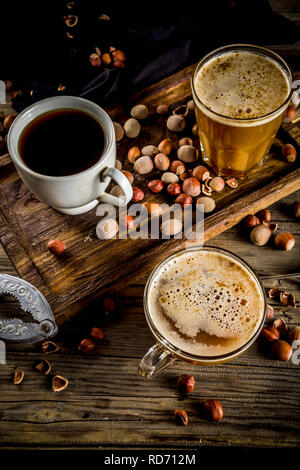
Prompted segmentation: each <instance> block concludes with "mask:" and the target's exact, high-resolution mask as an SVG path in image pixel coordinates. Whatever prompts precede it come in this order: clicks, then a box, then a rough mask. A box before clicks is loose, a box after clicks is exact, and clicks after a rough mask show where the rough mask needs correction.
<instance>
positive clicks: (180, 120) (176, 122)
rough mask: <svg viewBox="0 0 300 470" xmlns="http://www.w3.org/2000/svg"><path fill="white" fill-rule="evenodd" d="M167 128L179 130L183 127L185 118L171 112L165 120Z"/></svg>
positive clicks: (174, 130)
mask: <svg viewBox="0 0 300 470" xmlns="http://www.w3.org/2000/svg"><path fill="white" fill-rule="evenodd" d="M167 128H168V129H169V130H170V131H173V132H181V131H183V129H184V128H185V119H184V117H182V116H177V115H176V114H173V115H172V116H170V117H169V118H168V120H167Z"/></svg>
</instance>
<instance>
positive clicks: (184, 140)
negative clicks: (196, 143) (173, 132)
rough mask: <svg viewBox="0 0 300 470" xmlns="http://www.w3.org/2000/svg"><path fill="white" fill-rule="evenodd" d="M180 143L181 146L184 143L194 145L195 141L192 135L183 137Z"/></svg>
mask: <svg viewBox="0 0 300 470" xmlns="http://www.w3.org/2000/svg"><path fill="white" fill-rule="evenodd" d="M178 145H179V147H182V146H183V145H193V141H192V139H191V138H190V137H182V139H180V140H179V142H178Z"/></svg>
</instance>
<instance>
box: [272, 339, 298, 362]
mask: <svg viewBox="0 0 300 470" xmlns="http://www.w3.org/2000/svg"><path fill="white" fill-rule="evenodd" d="M292 352H293V349H292V346H291V345H290V344H289V343H287V342H286V341H283V340H282V339H279V340H278V341H274V343H273V345H272V354H273V355H274V356H275V357H276V358H277V359H279V360H280V361H288V360H289V359H290V357H291V355H292Z"/></svg>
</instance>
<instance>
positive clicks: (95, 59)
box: [89, 52, 101, 67]
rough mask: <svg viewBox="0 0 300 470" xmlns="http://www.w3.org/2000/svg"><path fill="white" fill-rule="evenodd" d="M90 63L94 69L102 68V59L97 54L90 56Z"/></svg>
mask: <svg viewBox="0 0 300 470" xmlns="http://www.w3.org/2000/svg"><path fill="white" fill-rule="evenodd" d="M89 61H90V64H91V66H92V67H101V57H100V56H99V55H98V54H96V53H95V52H93V53H92V54H90V56H89Z"/></svg>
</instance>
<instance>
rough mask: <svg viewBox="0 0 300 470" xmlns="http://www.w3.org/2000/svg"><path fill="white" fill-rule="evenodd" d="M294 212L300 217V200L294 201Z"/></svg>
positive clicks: (294, 214)
mask: <svg viewBox="0 0 300 470" xmlns="http://www.w3.org/2000/svg"><path fill="white" fill-rule="evenodd" d="M292 214H293V216H294V217H300V201H295V202H293V204H292Z"/></svg>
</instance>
